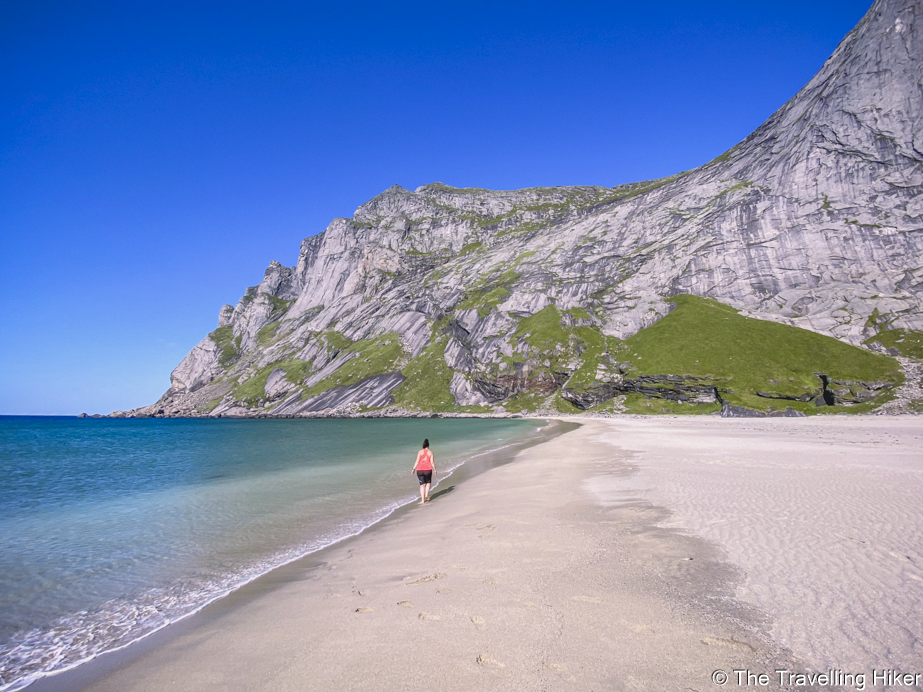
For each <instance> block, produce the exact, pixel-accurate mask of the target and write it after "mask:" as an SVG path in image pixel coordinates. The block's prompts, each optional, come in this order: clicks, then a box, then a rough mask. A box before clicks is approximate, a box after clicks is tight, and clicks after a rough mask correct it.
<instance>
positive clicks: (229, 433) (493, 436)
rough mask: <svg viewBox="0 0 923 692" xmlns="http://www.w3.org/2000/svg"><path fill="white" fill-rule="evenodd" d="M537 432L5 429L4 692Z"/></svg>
mask: <svg viewBox="0 0 923 692" xmlns="http://www.w3.org/2000/svg"><path fill="white" fill-rule="evenodd" d="M537 425H540V424H537V423H536V422H535V421H525V420H484V419H460V420H438V419H418V420H399V419H398V420H321V419H317V420H266V419H263V420H228V419H217V420H169V419H166V420H165V419H143V420H132V419H112V420H110V419H77V418H53V417H0V691H3V690H15V689H19V688H21V687H23V686H25V685H26V684H28V683H29V682H31V681H33V680H35V679H36V678H37V677H41V676H42V675H44V674H47V673H48V672H53V671H59V670H63V669H66V668H69V667H73V666H74V665H77V664H79V663H80V662H82V661H85V660H88V659H90V658H93V657H94V656H96V655H98V654H99V653H102V652H104V651H108V650H112V649H116V648H119V647H122V646H125V645H126V644H128V643H130V642H132V641H135V640H137V639H139V638H142V637H143V636H145V635H147V634H149V633H151V632H153V631H156V630H157V629H160V628H161V627H163V626H164V625H166V624H168V623H170V622H172V621H175V620H177V619H180V618H182V617H184V616H186V615H188V614H190V613H193V612H195V611H197V610H199V609H201V608H202V607H203V606H204V605H206V604H207V603H209V602H211V601H213V600H215V599H216V598H220V597H221V596H223V595H225V594H227V593H228V592H230V591H232V590H234V589H235V588H237V587H239V586H241V585H243V584H245V583H246V582H248V581H251V580H253V579H255V578H256V577H258V576H260V575H261V574H265V573H266V572H268V571H269V570H271V569H272V568H274V567H277V566H279V565H282V564H284V563H286V562H290V561H292V560H294V559H296V558H298V557H301V556H304V555H306V554H309V553H311V552H314V551H317V550H319V549H321V548H323V547H325V546H327V545H331V544H332V543H335V542H337V541H339V540H342V539H343V538H346V537H348V536H351V535H355V534H356V533H358V532H360V531H362V530H363V529H365V528H367V527H369V526H370V525H372V524H374V523H376V522H377V521H380V520H381V519H383V518H384V517H386V516H387V515H389V514H390V513H391V512H393V511H394V510H395V509H396V508H398V507H400V506H401V505H404V504H407V503H409V502H412V501H414V499H416V498H418V497H419V491H418V485H417V481H416V478H415V476H413V475H412V474H411V469H412V467H413V462H414V459H415V457H416V451H417V450H418V449H419V448H420V444H421V443H422V441H423V438H424V437H428V438H429V439H430V441H431V443H432V447H433V450H434V452H435V456H436V465H437V468H438V470H439V472H440V473H439V475H438V477H437V480H438V479H440V478H441V479H444V478H445V477H446V475H447V474H448V472H450V471H451V470H453V469H455V468H457V467H458V466H460V465H461V464H463V463H465V462H468V463H469V464H471V463H474V462H475V460H477V459H478V458H479V457H483V456H484V455H487V454H490V453H492V452H495V451H496V450H500V449H503V448H504V447H508V446H511V445H514V444H516V443H517V442H522V441H523V440H524V439H526V438H528V437H529V436H530V435H532V434H534V433H535V431H536V428H537Z"/></svg>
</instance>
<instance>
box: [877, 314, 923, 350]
mask: <svg viewBox="0 0 923 692" xmlns="http://www.w3.org/2000/svg"><path fill="white" fill-rule="evenodd" d="M870 319H871V318H870ZM876 342H877V343H879V344H881V345H882V346H884V347H885V348H896V349H897V350H898V351H899V352H900V354H901V355H902V356H904V357H905V358H916V359H917V360H923V332H919V331H915V330H913V329H888V330H886V331H883V332H880V333H878V334H876V335H875V336H873V337H872V338H870V339H866V340H865V341H863V342H862V343H864V344H872V343H876Z"/></svg>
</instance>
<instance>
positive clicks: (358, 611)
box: [356, 608, 375, 613]
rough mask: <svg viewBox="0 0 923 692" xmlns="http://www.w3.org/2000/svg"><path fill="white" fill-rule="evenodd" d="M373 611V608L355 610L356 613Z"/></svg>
mask: <svg viewBox="0 0 923 692" xmlns="http://www.w3.org/2000/svg"><path fill="white" fill-rule="evenodd" d="M374 610H375V609H374V608H356V612H357V613H371V612H373V611H374Z"/></svg>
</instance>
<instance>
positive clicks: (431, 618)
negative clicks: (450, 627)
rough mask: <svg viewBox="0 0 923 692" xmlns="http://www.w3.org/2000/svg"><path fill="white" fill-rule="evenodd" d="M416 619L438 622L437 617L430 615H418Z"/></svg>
mask: <svg viewBox="0 0 923 692" xmlns="http://www.w3.org/2000/svg"><path fill="white" fill-rule="evenodd" d="M417 617H418V618H420V619H421V620H438V619H439V616H438V615H433V614H432V613H420V614H419V615H417Z"/></svg>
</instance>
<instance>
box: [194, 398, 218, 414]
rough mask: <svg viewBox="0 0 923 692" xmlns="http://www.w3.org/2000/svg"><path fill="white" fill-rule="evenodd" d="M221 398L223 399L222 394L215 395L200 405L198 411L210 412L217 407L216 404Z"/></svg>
mask: <svg viewBox="0 0 923 692" xmlns="http://www.w3.org/2000/svg"><path fill="white" fill-rule="evenodd" d="M222 399H224V396H216V397H215V398H214V399H212V400H211V401H209V402H208V403H206V404H203V405H202V406H200V407H199V411H201V412H202V413H211V412H212V411H214V410H215V409H216V408H217V407H218V404H220V403H221V400H222Z"/></svg>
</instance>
